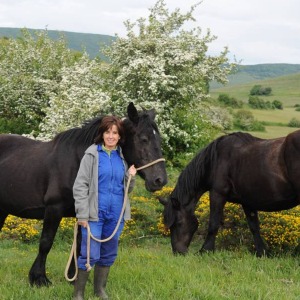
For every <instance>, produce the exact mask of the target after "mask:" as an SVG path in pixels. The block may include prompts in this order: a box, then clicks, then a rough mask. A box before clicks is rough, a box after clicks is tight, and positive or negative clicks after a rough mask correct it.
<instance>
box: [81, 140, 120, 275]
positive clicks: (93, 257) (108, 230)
mask: <svg viewBox="0 0 300 300" xmlns="http://www.w3.org/2000/svg"><path fill="white" fill-rule="evenodd" d="M97 150H98V155H99V165H98V216H99V220H98V222H92V221H89V226H90V230H91V233H92V235H93V236H94V237H96V238H97V239H105V238H107V237H109V236H110V235H111V234H112V232H113V231H114V229H115V227H116V225H117V222H118V220H119V217H120V214H121V211H122V206H123V201H124V176H125V167H124V163H123V161H122V158H121V157H120V153H119V151H118V150H112V151H107V150H105V149H103V147H102V145H98V148H97ZM123 228H124V218H123V216H122V221H121V223H120V226H119V229H118V231H117V233H116V234H115V236H114V237H113V238H112V239H111V240H109V241H107V242H103V243H99V242H96V241H94V240H93V239H91V247H90V265H91V266H92V267H93V266H94V265H95V264H97V265H100V266H111V265H112V264H113V263H114V261H115V260H116V257H117V252H118V242H119V237H120V235H121V232H122V230H123ZM81 232H82V242H81V253H80V256H79V258H78V267H79V268H80V269H83V270H86V267H85V264H86V259H87V256H86V253H87V243H86V241H87V229H86V228H83V227H82V228H81Z"/></svg>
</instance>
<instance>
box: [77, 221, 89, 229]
mask: <svg viewBox="0 0 300 300" xmlns="http://www.w3.org/2000/svg"><path fill="white" fill-rule="evenodd" d="M78 225H80V226H82V227H83V228H87V225H88V222H87V221H78Z"/></svg>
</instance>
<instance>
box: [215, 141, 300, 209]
mask: <svg viewBox="0 0 300 300" xmlns="http://www.w3.org/2000/svg"><path fill="white" fill-rule="evenodd" d="M241 137H243V136H240V137H238V136H237V137H236V139H232V138H231V139H227V140H226V139H224V140H223V141H222V143H220V145H219V156H218V163H217V172H215V174H216V176H219V178H217V177H216V176H215V181H216V185H219V186H220V184H223V186H222V190H220V192H221V193H223V194H225V195H227V198H228V201H230V202H235V203H240V204H244V205H247V206H249V207H251V208H252V209H256V210H265V211H274V210H282V209H287V208H290V207H293V206H295V205H296V204H295V201H296V200H295V197H297V195H296V194H295V191H294V189H293V185H292V183H291V181H290V179H289V175H288V169H287V165H286V161H285V157H286V139H285V138H277V139H268V140H267V139H257V138H253V139H251V138H249V139H248V138H247V139H243V138H241ZM299 175H300V174H299Z"/></svg>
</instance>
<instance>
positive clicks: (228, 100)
mask: <svg viewBox="0 0 300 300" xmlns="http://www.w3.org/2000/svg"><path fill="white" fill-rule="evenodd" d="M218 101H219V102H221V103H223V104H225V105H226V106H229V107H232V108H242V107H243V102H242V101H239V100H237V99H236V98H234V97H230V96H229V95H228V94H220V95H219V97H218Z"/></svg>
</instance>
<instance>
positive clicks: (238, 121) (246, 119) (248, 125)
mask: <svg viewBox="0 0 300 300" xmlns="http://www.w3.org/2000/svg"><path fill="white" fill-rule="evenodd" d="M234 126H235V127H236V128H237V129H240V130H244V131H265V127H264V125H263V124H262V123H261V122H259V121H257V120H255V119H254V116H253V114H252V112H251V111H248V110H244V109H240V110H238V111H237V112H236V113H235V114H234Z"/></svg>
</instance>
